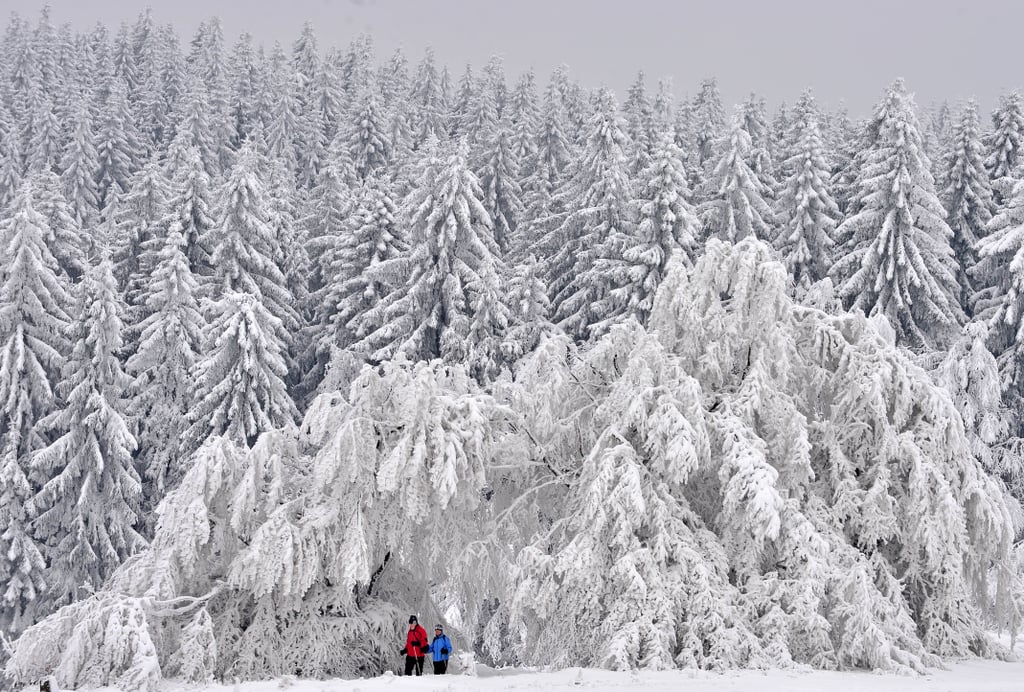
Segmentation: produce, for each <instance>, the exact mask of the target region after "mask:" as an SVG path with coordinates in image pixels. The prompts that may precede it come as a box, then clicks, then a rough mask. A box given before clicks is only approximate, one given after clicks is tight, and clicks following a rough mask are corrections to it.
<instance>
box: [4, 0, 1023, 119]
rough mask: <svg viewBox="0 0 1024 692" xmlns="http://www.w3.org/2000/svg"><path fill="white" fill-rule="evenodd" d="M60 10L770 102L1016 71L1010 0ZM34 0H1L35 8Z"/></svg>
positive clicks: (1017, 77)
mask: <svg viewBox="0 0 1024 692" xmlns="http://www.w3.org/2000/svg"><path fill="white" fill-rule="evenodd" d="M49 4H50V5H51V7H52V8H53V19H54V22H55V23H57V24H61V23H64V22H70V23H71V24H72V25H73V26H75V27H76V28H88V27H89V26H91V25H92V24H94V23H95V22H96V21H102V22H104V23H106V24H107V25H109V26H110V27H111V28H114V27H116V26H117V25H118V24H120V22H122V21H124V20H132V19H134V17H135V16H136V15H137V14H138V12H139V11H140V10H141V9H142V8H143V7H145V6H146V5H150V6H151V7H153V9H154V15H155V18H156V20H157V21H159V22H161V23H166V22H170V23H173V24H174V25H175V26H176V27H177V28H178V30H179V33H180V34H181V36H182V42H183V43H185V44H187V40H188V39H189V38H190V37H191V34H192V32H193V31H194V30H195V28H196V26H197V25H198V23H199V22H200V21H201V20H203V19H204V18H206V17H209V16H212V15H218V16H220V17H221V19H222V21H223V24H224V30H225V34H226V36H227V38H228V41H229V44H230V43H233V42H234V39H235V38H236V37H237V35H238V34H240V33H241V32H243V31H248V32H249V33H251V34H253V36H254V37H255V38H256V39H257V40H258V41H262V42H264V43H268V44H269V43H272V42H273V41H281V42H282V43H283V44H285V45H288V46H290V44H291V42H292V41H293V40H294V39H295V37H296V36H297V35H298V32H299V29H300V28H301V26H302V24H303V22H305V21H306V20H309V21H312V22H313V23H314V26H315V27H316V33H317V36H318V38H319V40H320V45H321V48H325V47H327V46H329V45H332V44H334V45H346V44H347V43H348V42H349V40H351V38H352V37H354V36H356V35H358V34H359V33H361V32H369V33H371V34H372V35H373V37H374V40H375V43H376V46H377V52H378V57H381V56H386V55H387V54H389V53H390V52H391V51H392V50H393V49H394V48H395V47H397V46H402V47H403V48H404V49H405V50H406V52H407V54H408V55H409V57H410V60H411V61H412V62H413V63H415V62H416V61H417V60H418V59H419V56H420V55H421V53H422V51H423V49H424V47H426V46H427V45H431V46H433V47H434V50H435V52H436V54H437V56H438V58H439V59H440V60H441V61H443V62H444V63H445V64H447V65H448V66H449V67H450V68H451V70H452V72H453V74H454V75H455V76H457V75H458V74H459V73H461V71H462V69H463V66H464V65H465V63H466V62H467V61H468V62H471V63H473V65H474V66H479V65H481V64H483V63H484V62H486V60H487V58H488V57H489V56H490V55H492V54H494V53H498V54H500V55H502V56H503V57H504V58H505V65H506V70H507V73H508V75H509V79H510V81H511V80H512V79H513V78H514V76H515V75H517V74H518V73H520V72H521V71H523V70H524V69H527V68H529V67H533V68H534V69H535V70H536V71H537V73H538V77H539V78H540V83H541V84H543V83H545V82H546V77H547V75H548V74H549V73H550V72H551V70H552V69H553V68H554V67H555V66H557V65H558V64H559V63H562V62H565V63H567V64H568V65H569V66H570V68H571V69H572V73H573V74H574V75H576V76H577V78H579V79H580V80H581V81H582V82H583V84H584V85H585V86H587V87H595V86H600V85H608V86H611V87H612V88H614V89H616V90H617V91H618V92H619V93H620V95H621V94H622V92H623V91H624V89H625V88H626V86H628V85H629V83H630V82H632V81H633V79H634V77H635V75H636V73H637V71H638V70H640V69H643V70H644V71H645V72H646V74H647V76H648V82H649V84H650V85H652V86H653V85H654V84H655V82H656V80H657V78H659V77H662V76H671V77H673V81H674V85H675V87H674V91H675V93H676V95H677V96H683V95H686V94H691V95H692V94H693V92H694V91H695V90H696V86H697V84H698V83H699V81H700V80H701V79H702V78H704V77H706V76H711V75H714V76H717V77H718V80H719V84H720V87H721V90H722V94H723V97H724V99H725V101H726V105H727V106H729V105H731V104H732V103H735V102H736V101H738V100H741V99H743V98H744V97H745V95H746V94H747V93H749V92H750V91H751V90H754V91H757V92H758V93H760V94H763V95H764V96H766V97H767V98H768V99H769V102H770V103H771V104H772V108H773V110H774V108H775V106H777V105H778V104H779V103H780V102H782V101H787V102H790V103H792V101H793V100H794V99H795V98H796V96H798V95H799V93H800V91H802V89H803V88H804V87H806V86H810V87H813V89H814V90H815V93H816V94H817V96H818V98H819V100H821V101H822V102H824V103H825V104H826V105H828V106H829V107H835V106H836V105H837V104H838V103H839V101H840V100H841V99H844V100H845V101H846V103H847V105H848V106H849V108H850V111H851V113H852V114H854V115H863V114H866V113H868V112H869V111H870V108H871V107H872V105H873V104H874V103H875V102H876V101H877V100H878V99H879V97H880V96H881V94H882V92H883V91H884V89H885V87H886V85H887V84H889V83H890V82H891V81H892V80H893V79H894V78H895V77H897V76H902V77H905V78H906V80H907V85H908V86H909V88H910V89H911V91H914V92H916V94H917V101H918V103H919V104H921V105H926V104H929V103H931V102H932V101H933V100H940V99H943V98H946V99H949V100H950V101H951V102H955V101H957V100H959V99H962V98H966V97H970V96H974V97H976V98H977V99H978V100H979V102H980V104H981V106H982V108H983V109H985V110H988V109H989V108H991V107H992V106H993V105H994V104H995V103H996V100H997V97H998V95H999V94H1000V93H1003V92H1005V91H1007V90H1009V89H1013V88H1016V87H1017V86H1019V85H1020V84H1021V82H1022V81H1024V80H1022V77H1024V54H1022V52H1021V50H1020V45H1021V44H1020V43H1019V40H1020V38H1019V37H1020V35H1021V29H1022V27H1024V2H1021V1H1020V0H973V1H972V2H964V1H962V0H846V1H839V0H718V1H714V0H707V1H705V0H687V1H686V2H683V1H682V0H679V1H677V0H621V1H614V2H613V1H611V0H236V1H234V2H227V1H223V0H173V1H172V2H149V3H146V2H130V1H126V0H50V2H49ZM42 5H43V3H41V2H34V1H32V0H0V9H6V8H9V9H10V10H11V11H16V12H19V13H21V14H23V15H35V14H36V13H37V12H38V10H39V8H40V7H41V6H42Z"/></svg>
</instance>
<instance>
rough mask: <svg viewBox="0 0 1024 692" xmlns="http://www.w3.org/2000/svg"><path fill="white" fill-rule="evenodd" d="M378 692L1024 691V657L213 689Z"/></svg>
mask: <svg viewBox="0 0 1024 692" xmlns="http://www.w3.org/2000/svg"><path fill="white" fill-rule="evenodd" d="M282 688H285V689H287V690H288V692H378V691H382V690H389V691H392V692H393V691H395V690H417V691H419V690H422V691H423V692H448V691H449V690H450V691H451V692H471V691H472V692H477V691H479V692H497V691H498V690H521V691H522V692H530V691H531V690H544V691H545V692H554V691H555V690H574V689H583V690H587V691H588V692H603V691H605V690H615V691H621V690H638V691H639V690H642V691H643V692H669V691H672V692H675V691H676V690H679V691H681V692H747V691H748V690H749V691H750V692H812V691H815V692H817V691H824V692H916V691H919V690H922V691H923V690H929V691H931V690H935V691H941V692H1021V690H1024V663H1020V662H1019V663H1002V662H998V661H983V660H968V661H964V662H962V663H956V664H952V665H950V669H949V670H935V671H933V672H931V673H930V674H928V675H923V676H915V677H906V676H899V675H877V674H873V673H867V672H844V673H833V672H826V671H808V672H798V671H792V670H774V671H767V672H758V671H730V672H725V673H707V672H703V671H664V672H638V673H616V672H611V671H607V670H594V669H584V670H581V669H569V670H563V671H559V672H553V673H535V672H526V671H489V670H482V671H481V675H479V676H476V677H471V676H467V675H446V676H444V677H435V676H433V675H429V674H427V675H424V676H423V677H419V678H416V677H411V678H406V677H398V676H394V675H385V676H382V677H378V678H371V679H367V680H322V681H320V680H310V681H296V682H295V683H294V684H292V685H289V684H288V683H287V682H286V683H284V684H282V683H281V682H280V681H267V682H258V683H243V684H241V685H238V686H237V687H232V686H219V685H218V686H214V687H211V688H208V690H206V691H205V692H236V691H244V692H279V691H280V690H281V689H282Z"/></svg>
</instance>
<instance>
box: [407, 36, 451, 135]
mask: <svg viewBox="0 0 1024 692" xmlns="http://www.w3.org/2000/svg"><path fill="white" fill-rule="evenodd" d="M409 97H410V100H411V101H412V104H413V110H412V111H411V113H412V116H413V117H412V130H413V132H414V144H415V146H417V147H419V146H420V145H422V144H423V143H424V142H426V141H427V139H428V138H430V136H431V135H433V136H434V137H437V138H439V139H440V138H443V137H444V136H445V133H446V132H447V128H446V127H445V125H444V119H445V113H446V111H447V109H446V108H445V105H444V98H443V94H442V91H441V84H440V81H439V76H438V73H437V66H436V65H435V64H434V51H433V50H432V49H430V48H428V49H427V51H426V53H425V54H424V55H423V60H422V61H420V64H419V65H418V66H417V67H416V76H415V77H414V78H413V88H412V92H411V93H410V94H409Z"/></svg>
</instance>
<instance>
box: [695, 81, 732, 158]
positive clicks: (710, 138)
mask: <svg viewBox="0 0 1024 692" xmlns="http://www.w3.org/2000/svg"><path fill="white" fill-rule="evenodd" d="M690 117H691V118H692V121H693V124H694V132H695V139H694V144H695V146H696V151H697V165H698V166H700V167H703V166H704V165H705V163H706V162H707V161H708V160H709V159H711V158H712V157H713V156H714V148H715V145H716V144H717V143H718V140H719V139H720V138H721V137H722V134H723V132H724V130H725V108H723V107H722V97H721V95H720V94H719V92H718V82H717V81H716V80H714V79H705V80H704V81H703V82H701V85H700V92H699V93H698V94H697V97H696V98H695V99H694V100H693V106H692V111H691V112H690Z"/></svg>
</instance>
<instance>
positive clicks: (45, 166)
mask: <svg viewBox="0 0 1024 692" xmlns="http://www.w3.org/2000/svg"><path fill="white" fill-rule="evenodd" d="M35 88H37V89H38V88H40V87H39V86H38V85H37V86H36V87H35ZM30 104H31V105H30V108H31V116H30V117H31V120H30V124H29V128H28V132H29V135H30V136H29V138H28V140H27V142H26V144H27V146H26V147H25V161H26V165H27V168H28V170H29V171H30V172H32V173H50V172H53V173H56V172H58V171H59V166H58V164H59V163H60V160H61V156H62V154H63V148H62V142H63V136H62V135H61V125H60V120H59V118H58V117H57V113H56V111H55V109H54V105H53V102H52V99H51V98H49V97H44V96H43V95H42V92H40V93H39V94H38V97H37V98H33V99H32V100H31V101H30Z"/></svg>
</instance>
